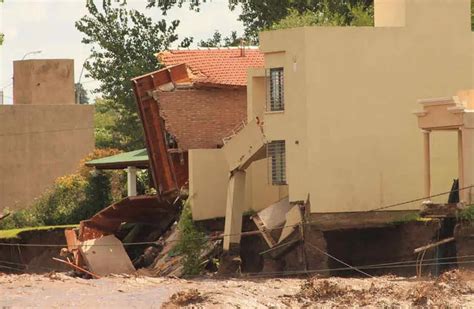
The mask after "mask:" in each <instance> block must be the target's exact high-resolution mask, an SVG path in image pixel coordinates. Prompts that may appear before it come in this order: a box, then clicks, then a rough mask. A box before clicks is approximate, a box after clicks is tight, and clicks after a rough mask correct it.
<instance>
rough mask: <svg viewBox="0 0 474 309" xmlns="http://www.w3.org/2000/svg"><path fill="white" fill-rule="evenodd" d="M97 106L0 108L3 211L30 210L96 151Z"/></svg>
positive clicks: (0, 169)
mask: <svg viewBox="0 0 474 309" xmlns="http://www.w3.org/2000/svg"><path fill="white" fill-rule="evenodd" d="M93 109H94V106H88V105H2V106H0V145H1V146H0V213H1V212H2V210H4V209H5V208H9V209H19V208H23V207H26V206H28V205H30V204H31V203H32V201H33V200H34V199H35V198H37V197H39V196H40V195H41V194H42V193H43V192H44V191H45V190H46V189H47V188H48V187H50V186H51V185H52V184H53V183H54V181H55V179H57V178H58V177H60V176H63V175H67V174H70V173H72V172H75V171H76V170H77V168H78V167H79V162H80V160H81V159H83V158H84V157H85V156H86V155H87V154H88V153H90V152H91V151H92V150H93V149H94V123H93Z"/></svg>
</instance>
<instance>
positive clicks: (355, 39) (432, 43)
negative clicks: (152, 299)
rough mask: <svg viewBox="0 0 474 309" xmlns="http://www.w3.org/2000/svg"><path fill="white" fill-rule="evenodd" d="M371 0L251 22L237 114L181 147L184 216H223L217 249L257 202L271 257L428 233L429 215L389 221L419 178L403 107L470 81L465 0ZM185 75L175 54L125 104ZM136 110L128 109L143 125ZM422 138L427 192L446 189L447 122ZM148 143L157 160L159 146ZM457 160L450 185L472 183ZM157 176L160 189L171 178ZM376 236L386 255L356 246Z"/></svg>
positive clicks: (415, 139) (312, 256)
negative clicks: (329, 11) (289, 19)
mask: <svg viewBox="0 0 474 309" xmlns="http://www.w3.org/2000/svg"><path fill="white" fill-rule="evenodd" d="M374 9H375V27H302V28H293V29H285V30H277V31H264V32H262V33H261V34H260V51H261V52H263V54H264V65H263V66H261V67H259V68H252V69H250V70H249V72H248V78H247V87H248V93H247V120H246V122H245V125H244V126H241V127H239V128H237V129H236V130H235V133H233V134H232V135H231V136H229V137H228V138H226V139H224V145H223V147H221V148H217V149H189V150H188V156H189V196H190V198H191V207H192V213H193V218H194V220H197V221H202V220H209V219H213V218H222V217H225V232H224V235H225V236H224V250H225V251H227V252H228V254H230V255H231V256H232V255H239V253H240V252H241V246H240V243H241V233H242V218H243V215H244V214H245V213H248V212H257V214H256V215H253V216H252V219H253V221H254V223H255V225H256V226H257V228H258V229H259V230H260V231H261V233H262V237H263V238H264V239H265V241H266V244H267V249H268V248H270V249H273V248H274V249H275V252H274V254H271V257H272V258H276V257H278V258H280V259H283V260H285V262H286V266H285V267H286V268H285V269H293V268H295V269H324V268H328V266H333V264H331V263H332V261H330V259H328V255H327V254H325V253H326V252H329V253H331V252H332V253H337V255H338V256H342V257H343V258H345V259H347V260H349V261H350V263H354V264H357V263H364V262H366V261H369V260H379V261H380V260H384V259H385V260H386V259H389V258H390V257H392V258H393V256H403V257H404V258H412V255H413V249H414V248H416V247H417V246H421V245H423V244H426V243H429V242H431V241H433V239H435V238H436V237H438V236H437V235H438V234H439V224H440V223H439V222H436V220H435V221H430V223H423V226H424V227H423V226H422V227H418V226H414V227H412V230H411V231H405V230H400V228H398V229H396V228H393V225H394V224H393V223H394V222H399V221H403V220H406V219H405V218H407V217H408V216H410V215H413V214H416V213H418V211H419V209H420V206H421V202H420V197H424V196H425V195H424V194H425V193H427V192H428V191H427V190H426V189H425V191H424V190H423V188H424V187H425V185H424V183H423V181H424V178H423V166H424V162H423V154H422V149H423V147H422V146H421V145H422V143H423V139H421V138H420V137H419V136H418V135H417V134H416V121H415V119H414V118H413V117H412V116H411V112H412V111H413V110H415V109H416V102H417V100H418V99H420V98H425V97H438V96H439V97H446V96H450V95H452V94H455V93H456V92H457V91H458V89H470V88H472V87H473V44H474V36H473V34H472V32H471V24H470V15H469V12H470V3H469V1H468V0H460V1H455V2H454V1H445V0H435V1H423V0H406V1H403V0H376V1H375V2H374ZM428 72H429V73H428ZM160 74H162V75H160ZM448 76H449V78H448ZM150 77H153V78H151V79H150ZM147 78H148V79H150V80H149V81H148V82H147V83H148V84H147V85H145V81H144V80H145V79H147ZM187 78H189V76H188V75H187V71H186V70H185V69H184V68H182V69H181V72H180V69H179V65H178V66H176V67H174V68H169V69H168V70H167V73H166V76H165V73H155V75H153V74H152V76H150V75H148V76H147V77H140V78H137V79H135V80H134V82H135V91H136V93H137V100H138V102H139V105H140V106H141V108H142V109H143V110H145V108H149V109H150V110H153V108H155V110H154V111H155V112H157V113H159V112H160V111H159V110H158V109H159V107H158V106H160V98H159V95H160V93H161V92H162V91H163V90H167V89H168V90H169V89H179V86H177V85H179V84H180V83H181V82H182V81H186V80H187ZM160 89H161V90H160ZM157 103H158V104H157ZM466 108H467V109H469V106H466ZM147 114H148V116H147ZM150 115H151V114H150V113H142V117H143V118H144V119H145V120H144V125H145V131H147V126H148V124H147V123H148V121H147V120H146V117H152V116H150ZM154 127H155V128H156V127H157V126H154ZM467 132H469V131H467ZM152 136H153V132H151V130H150V132H148V134H147V139H148V140H150V139H152ZM430 138H431V143H432V145H433V147H432V148H431V153H430V157H431V163H432V170H431V177H430V191H429V192H433V193H439V192H445V191H449V188H451V183H452V181H453V179H458V178H459V177H460V175H459V174H458V164H457V162H458V157H457V154H456V151H453V150H455V149H457V147H458V141H457V139H458V136H457V134H454V133H453V132H449V131H446V130H445V131H443V132H441V133H439V134H434V135H432V136H431V137H430ZM469 139H472V136H471V135H469V134H468V133H466V135H465V137H464V140H469ZM465 149H466V150H465V151H468V150H467V149H471V148H470V146H465ZM148 150H149V151H151V152H152V153H153V151H156V152H157V153H156V154H154V155H155V156H156V157H157V159H160V160H162V161H158V160H157V164H158V162H161V167H160V168H163V169H166V164H165V162H164V161H166V153H167V152H166V151H165V148H163V151H161V152H160V151H159V147H155V146H153V145H151V147H150V148H149V149H148ZM159 154H161V155H162V156H161V157H160V155H159ZM470 158H472V155H470V154H465V155H464V156H463V160H464V163H463V164H464V166H465V168H468V169H469V168H472V165H471V164H469V163H468V161H470V160H471V159H470ZM153 160H154V159H153V158H151V161H152V162H153ZM163 160H164V161H163ZM168 165H169V164H168ZM170 171H172V168H170ZM463 173H464V174H463V175H464V176H463V177H461V178H462V182H463V186H464V187H469V186H472V185H473V181H474V180H473V179H472V178H470V177H468V176H467V175H468V174H469V175H470V173H471V172H470V171H464V172H463ZM165 174H166V173H165ZM171 174H172V172H171ZM171 178H172V177H171ZM171 178H170V179H171ZM159 183H161V185H162V186H163V191H166V189H173V185H172V184H173V182H172V181H169V182H168V184H170V185H167V182H166V179H162V181H161V182H159ZM430 195H431V194H430ZM445 199H447V195H441V196H438V197H436V198H433V200H432V202H434V203H442V202H443V201H444V200H445ZM472 200H473V191H472V190H463V193H462V201H461V202H463V204H464V205H469V204H471V203H472ZM407 201H408V202H407ZM409 201H412V202H409ZM413 201H414V202H413ZM415 225H416V224H415ZM426 226H429V228H426ZM298 227H300V228H298ZM424 229H425V232H423V230H424ZM275 230H279V232H275ZM295 234H296V235H298V236H296V237H297V239H299V241H295V240H294V239H292V238H294V237H295V236H294V235H295ZM291 235H293V236H292V237H290V236H291ZM373 235H375V236H373ZM402 235H412V236H410V237H405V239H403V237H401V236H402ZM415 235H416V236H415ZM360 238H365V239H370V240H371V241H368V242H364V241H362V242H361V241H360ZM408 238H409V239H408ZM402 241H405V242H406V243H403V244H402V243H401V242H402ZM285 243H286V244H287V245H284V244H285ZM387 243H390V244H391V247H390V248H391V249H392V250H389V251H391V252H392V253H391V255H389V254H386V255H385V256H381V255H382V253H380V252H379V253H375V254H374V253H369V252H370V251H377V250H376V249H377V248H379V247H380V246H383V245H385V246H387V245H386V244H387ZM354 244H357V245H358V246H359V247H358V248H355V247H354ZM281 248H285V249H281ZM277 249H278V250H277ZM370 254H372V256H370ZM377 254H378V255H377ZM295 261H296V262H295Z"/></svg>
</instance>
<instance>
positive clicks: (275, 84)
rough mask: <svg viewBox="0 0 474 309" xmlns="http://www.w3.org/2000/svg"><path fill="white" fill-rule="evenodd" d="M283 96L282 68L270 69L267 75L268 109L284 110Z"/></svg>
mask: <svg viewBox="0 0 474 309" xmlns="http://www.w3.org/2000/svg"><path fill="white" fill-rule="evenodd" d="M283 96H284V90H283V68H274V69H270V74H269V76H268V104H267V105H268V110H270V111H282V110H284V109H285V102H284V99H283Z"/></svg>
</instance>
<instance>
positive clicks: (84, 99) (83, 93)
mask: <svg viewBox="0 0 474 309" xmlns="http://www.w3.org/2000/svg"><path fill="white" fill-rule="evenodd" d="M74 92H75V95H76V100H77V101H76V102H77V103H79V104H89V96H88V94H87V90H86V89H85V88H84V86H83V85H82V83H75V84H74Z"/></svg>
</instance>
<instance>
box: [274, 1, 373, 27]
mask: <svg viewBox="0 0 474 309" xmlns="http://www.w3.org/2000/svg"><path fill="white" fill-rule="evenodd" d="M373 20H374V19H373V10H371V9H370V8H365V7H363V6H361V5H360V4H357V5H355V6H352V7H349V13H348V14H345V15H342V14H340V13H338V12H337V11H333V10H331V9H330V7H329V6H328V5H325V6H323V7H322V8H321V9H320V10H319V11H316V12H313V11H306V12H303V13H299V12H298V11H296V10H291V11H290V13H289V14H288V16H286V17H285V18H283V19H282V20H280V21H278V22H276V23H274V24H273V25H272V26H271V27H270V29H272V30H276V29H285V28H294V27H303V26H316V25H319V26H345V25H349V26H372V25H373Z"/></svg>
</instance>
